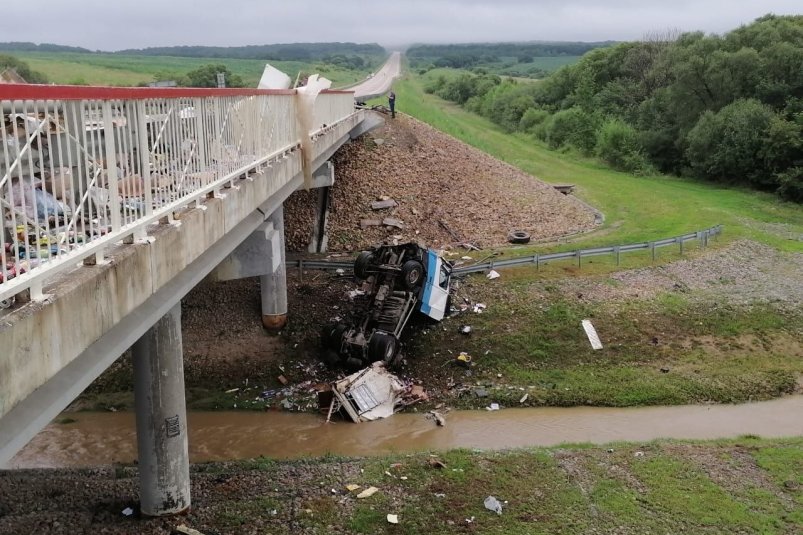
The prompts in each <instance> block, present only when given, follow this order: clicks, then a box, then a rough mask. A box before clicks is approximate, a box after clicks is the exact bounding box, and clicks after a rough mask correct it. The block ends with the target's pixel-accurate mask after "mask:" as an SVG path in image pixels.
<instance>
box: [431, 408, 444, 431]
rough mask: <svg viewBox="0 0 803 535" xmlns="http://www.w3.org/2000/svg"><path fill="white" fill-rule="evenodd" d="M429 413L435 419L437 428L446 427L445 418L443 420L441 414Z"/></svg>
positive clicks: (436, 412)
mask: <svg viewBox="0 0 803 535" xmlns="http://www.w3.org/2000/svg"><path fill="white" fill-rule="evenodd" d="M429 413H430V414H431V415H432V417H433V418H435V423H437V424H438V426H439V427H446V418H444V417H443V416H442V415H441V413H439V412H438V411H429Z"/></svg>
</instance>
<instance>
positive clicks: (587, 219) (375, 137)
mask: <svg viewBox="0 0 803 535" xmlns="http://www.w3.org/2000/svg"><path fill="white" fill-rule="evenodd" d="M333 162H334V166H335V185H334V186H333V188H332V192H331V204H330V214H329V225H328V232H329V248H330V249H331V250H334V251H353V250H360V249H362V248H365V247H368V246H370V245H374V244H376V243H379V242H381V241H383V240H393V239H396V240H398V241H400V242H402V241H410V240H414V241H418V242H419V243H423V244H426V245H427V246H429V247H433V248H442V247H444V246H449V245H452V244H456V243H460V242H464V241H469V242H472V243H475V244H476V245H479V246H480V247H490V246H494V245H501V244H504V243H506V241H507V236H508V234H509V232H510V231H511V230H524V231H526V232H529V233H530V234H531V236H532V238H533V239H549V238H558V237H560V236H565V235H567V234H574V233H577V232H582V231H585V230H589V229H592V228H594V226H595V213H594V211H593V210H591V209H590V208H589V207H588V206H586V205H584V204H583V203H581V202H580V201H578V200H577V199H575V198H574V197H572V196H566V195H563V194H561V193H559V192H558V191H556V190H555V189H554V188H553V187H552V186H550V185H548V184H546V183H544V182H542V181H540V180H538V179H537V178H535V177H533V176H530V175H528V174H526V173H524V172H523V171H521V170H520V169H517V168H515V167H513V166H512V165H509V164H506V163H504V162H501V161H499V160H497V159H495V158H493V157H491V156H489V155H488V154H485V153H484V152H482V151H479V150H477V149H475V148H473V147H471V146H469V145H466V144H465V143H463V142H461V141H458V140H457V139H455V138H453V137H451V136H448V135H446V134H444V133H442V132H439V131H438V130H435V129H434V128H432V127H430V126H429V125H427V124H424V123H422V122H420V121H417V120H415V119H413V118H410V117H406V116H398V117H397V118H396V119H395V120H391V119H389V118H388V119H387V121H386V123H385V125H384V126H383V127H382V128H379V129H377V130H375V131H374V132H372V133H370V134H366V135H365V136H363V137H361V138H359V139H357V140H355V141H354V142H352V143H349V144H348V145H346V146H344V147H343V148H342V149H340V151H339V152H338V153H337V155H335V157H334V159H333ZM385 198H389V199H393V200H395V201H396V202H397V203H398V206H396V207H393V208H389V209H384V210H372V209H371V203H372V202H373V201H376V200H378V199H385ZM316 200H317V193H316V192H315V191H310V192H305V191H300V192H297V193H295V194H294V195H293V196H292V197H291V198H290V199H289V200H288V201H287V203H285V219H286V223H285V225H286V227H285V232H286V239H287V245H288V248H289V249H290V250H295V251H304V250H306V247H307V244H308V243H309V242H310V234H311V228H312V224H311V221H312V219H313V214H314V210H315V203H316ZM386 218H391V219H395V220H398V221H399V222H400V223H401V225H400V226H401V227H402V228H399V227H398V226H384V225H381V224H379V225H370V226H366V225H365V223H364V222H366V221H373V222H374V223H381V222H382V221H383V220H384V219H386ZM361 222H362V223H363V224H361Z"/></svg>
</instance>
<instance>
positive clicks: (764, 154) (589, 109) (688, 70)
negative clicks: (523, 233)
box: [426, 15, 803, 202]
mask: <svg viewBox="0 0 803 535" xmlns="http://www.w3.org/2000/svg"><path fill="white" fill-rule="evenodd" d="M426 89H427V91H429V92H432V93H436V94H438V95H439V96H441V97H442V98H445V99H448V100H452V101H454V102H457V103H460V104H462V105H464V106H465V107H466V108H468V109H469V110H471V111H474V112H476V113H478V114H480V115H483V116H485V117H488V118H490V119H491V120H493V121H494V122H496V123H498V124H499V125H501V126H502V127H504V128H505V129H507V130H509V131H522V132H526V133H529V134H531V135H533V136H535V137H537V138H538V139H541V140H543V141H544V142H546V143H547V144H548V145H549V146H550V147H551V148H553V149H564V148H573V149H576V150H578V151H580V152H582V153H584V154H588V155H596V156H598V157H600V158H601V159H603V160H605V161H607V162H608V163H609V164H611V165H612V166H614V167H616V168H618V169H621V170H624V171H629V172H634V173H637V174H639V173H640V174H649V173H654V172H656V171H660V172H664V173H673V174H677V175H683V176H693V177H698V178H702V179H707V180H712V181H717V182H723V183H729V184H742V185H748V186H750V187H753V188H756V189H761V190H766V191H774V192H777V193H778V194H779V195H781V196H782V197H784V198H786V199H790V200H795V201H797V202H803V16H775V15H766V16H764V17H761V18H759V19H757V20H756V21H754V22H753V23H752V24H749V25H746V26H742V27H740V28H738V29H736V30H733V31H731V32H729V33H727V34H725V35H722V36H719V35H705V34H703V33H700V32H690V33H683V34H673V33H671V32H668V33H666V34H662V35H652V36H648V37H647V38H645V39H643V40H642V41H638V42H628V43H621V44H617V45H615V46H610V47H604V48H597V49H594V50H592V51H590V52H588V53H586V54H585V55H584V56H583V57H582V58H581V59H580V61H579V62H577V63H575V64H573V65H569V66H567V67H563V68H561V69H560V70H558V71H556V72H555V73H553V74H552V75H550V76H549V77H548V78H546V79H545V80H543V81H542V82H540V83H529V84H527V83H525V84H520V83H516V82H514V81H510V80H503V79H501V78H500V77H498V76H494V75H491V74H487V73H485V72H482V71H480V72H474V73H463V74H460V75H457V76H455V77H452V78H447V77H445V76H440V77H436V78H435V79H434V80H432V81H431V82H430V83H429V84H428V86H427V87H426Z"/></svg>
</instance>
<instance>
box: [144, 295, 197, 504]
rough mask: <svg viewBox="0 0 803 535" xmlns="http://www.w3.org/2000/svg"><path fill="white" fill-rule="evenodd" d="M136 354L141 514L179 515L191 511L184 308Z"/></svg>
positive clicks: (151, 331)
mask: <svg viewBox="0 0 803 535" xmlns="http://www.w3.org/2000/svg"><path fill="white" fill-rule="evenodd" d="M132 349H133V364H134V405H135V409H136V418H137V452H138V459H139V462H138V464H139V489H140V490H139V495H140V496H139V499H140V509H141V511H142V514H144V515H147V516H163V515H172V514H176V513H181V512H182V511H186V510H187V509H189V507H190V463H189V454H188V448H187V408H186V404H185V400H184V360H183V355H182V344H181V303H178V304H176V305H175V306H174V307H173V308H172V309H170V311H169V312H168V313H167V314H165V315H164V316H162V317H161V318H159V320H158V321H157V322H156V323H155V324H154V325H153V327H151V328H150V329H149V330H148V332H146V333H145V334H144V335H142V338H140V339H139V340H137V342H135V343H134V346H133V348H132Z"/></svg>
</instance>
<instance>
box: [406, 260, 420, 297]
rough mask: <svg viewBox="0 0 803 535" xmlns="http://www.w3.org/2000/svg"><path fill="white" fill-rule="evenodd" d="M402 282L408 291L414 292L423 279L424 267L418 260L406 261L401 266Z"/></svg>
mask: <svg viewBox="0 0 803 535" xmlns="http://www.w3.org/2000/svg"><path fill="white" fill-rule="evenodd" d="M401 273H402V282H403V283H404V287H405V288H407V289H408V290H415V289H416V288H418V286H419V285H420V284H421V281H422V280H423V279H424V265H423V264H422V263H421V262H419V261H418V260H408V261H407V262H405V263H404V265H402V269H401Z"/></svg>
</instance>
